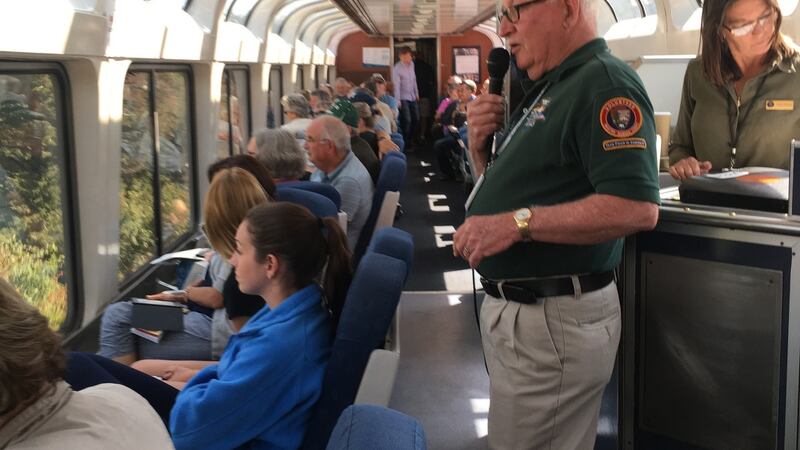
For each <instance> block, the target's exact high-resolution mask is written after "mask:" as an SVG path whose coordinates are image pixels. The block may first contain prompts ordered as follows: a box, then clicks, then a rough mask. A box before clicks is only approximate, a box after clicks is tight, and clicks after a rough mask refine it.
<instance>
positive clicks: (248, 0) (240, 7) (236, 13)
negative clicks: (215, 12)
mask: <svg viewBox="0 0 800 450" xmlns="http://www.w3.org/2000/svg"><path fill="white" fill-rule="evenodd" d="M257 3H258V0H236V1H235V2H234V3H233V5H232V6H231V9H230V10H229V12H228V21H229V22H236V23H240V24H242V25H246V24H247V18H248V17H250V12H251V11H253V8H254V7H255V6H256V4H257Z"/></svg>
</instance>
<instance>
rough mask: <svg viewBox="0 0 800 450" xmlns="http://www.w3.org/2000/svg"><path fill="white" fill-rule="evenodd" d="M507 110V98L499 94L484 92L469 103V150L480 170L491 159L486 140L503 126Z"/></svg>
mask: <svg viewBox="0 0 800 450" xmlns="http://www.w3.org/2000/svg"><path fill="white" fill-rule="evenodd" d="M505 112H506V107H505V99H503V97H501V96H499V95H494V94H484V95H481V96H479V97H478V98H476V99H475V100H473V101H471V102H469V103H468V104H467V124H468V125H467V132H468V135H467V136H468V139H469V150H470V153H472V157H473V158H474V159H475V165H476V166H477V167H476V168H479V169H480V171H482V170H483V167H485V166H486V163H487V162H488V160H489V154H488V151H487V149H486V141H487V139H488V138H489V136H492V134H493V133H494V132H495V131H497V130H500V129H502V128H503V125H504V123H503V122H504V119H505Z"/></svg>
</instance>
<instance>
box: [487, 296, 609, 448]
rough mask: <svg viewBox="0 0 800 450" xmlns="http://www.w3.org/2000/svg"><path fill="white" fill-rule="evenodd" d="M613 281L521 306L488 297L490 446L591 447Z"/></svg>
mask: <svg viewBox="0 0 800 450" xmlns="http://www.w3.org/2000/svg"><path fill="white" fill-rule="evenodd" d="M620 328H621V317H620V308H619V295H618V294H617V287H616V284H615V283H614V282H612V283H610V284H609V285H608V286H606V287H604V288H603V289H599V290H596V291H592V292H589V293H583V294H580V295H579V296H560V297H548V298H544V299H540V301H539V302H538V303H536V304H530V305H525V304H521V303H517V302H513V301H505V300H502V299H498V298H494V297H490V296H488V295H487V296H486V297H485V298H484V300H483V306H482V307H481V330H482V339H483V349H484V352H485V353H486V361H487V364H488V367H489V378H490V384H491V402H490V407H489V448H491V449H502V450H512V449H514V450H517V449H548V450H576V449H581V450H583V449H592V448H593V447H594V441H595V437H596V433H597V416H598V413H599V411H600V402H601V399H602V396H603V390H604V389H605V386H606V384H608V380H609V379H610V378H611V372H612V371H613V368H614V360H615V358H616V354H617V347H618V345H619V338H620Z"/></svg>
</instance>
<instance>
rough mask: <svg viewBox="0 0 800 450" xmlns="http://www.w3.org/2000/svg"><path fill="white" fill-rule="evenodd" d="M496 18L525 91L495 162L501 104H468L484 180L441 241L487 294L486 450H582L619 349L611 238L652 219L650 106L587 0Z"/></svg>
mask: <svg viewBox="0 0 800 450" xmlns="http://www.w3.org/2000/svg"><path fill="white" fill-rule="evenodd" d="M501 6H502V8H501V9H500V11H499V14H498V21H499V24H500V35H501V36H503V37H505V38H506V39H507V42H508V47H509V50H510V52H511V54H512V55H513V57H514V58H515V60H516V64H517V66H518V67H519V68H520V69H522V70H525V71H526V72H527V75H528V78H530V82H526V83H525V85H524V88H525V91H526V95H525V97H524V98H523V100H522V101H521V103H520V105H519V107H518V109H517V110H516V111H515V112H514V113H513V114H512V116H511V119H510V122H509V126H508V130H507V133H506V138H505V140H503V141H501V142H498V143H497V146H496V151H495V154H494V155H490V152H488V151H487V150H486V144H487V138H488V137H489V136H490V135H491V134H492V133H493V132H494V131H496V130H498V129H500V128H501V127H502V122H503V113H504V106H503V98H502V97H501V96H499V95H492V94H486V95H482V96H480V97H478V99H477V100H475V101H473V102H472V103H471V104H470V107H469V109H468V112H467V121H468V123H469V145H470V153H471V154H472V157H473V160H474V161H475V167H474V170H475V171H476V172H477V175H482V176H483V179H482V181H479V182H478V184H477V187H476V190H475V191H474V192H473V195H472V198H473V199H472V201H471V203H469V205H468V207H467V216H468V217H467V219H466V220H465V222H464V224H463V225H462V226H461V227H460V228H459V229H458V230H457V231H456V234H455V236H454V240H453V252H454V254H456V255H458V256H461V257H463V258H464V259H466V260H468V261H469V264H470V266H472V267H476V268H477V269H478V272H479V273H480V274H481V276H482V277H483V278H484V280H482V283H483V285H484V289H485V290H486V293H487V295H486V297H485V299H484V302H483V306H482V308H481V323H482V330H483V336H482V338H483V347H484V351H485V353H486V360H487V364H488V368H489V377H490V381H491V384H490V385H491V388H490V391H491V406H490V409H489V447H491V448H493V449H512V448H513V449H519V448H525V449H582V450H585V449H591V448H593V447H594V441H595V435H596V430H597V416H598V412H599V409H600V402H601V399H602V394H603V390H604V389H605V386H606V384H607V383H608V380H609V378H610V377H611V372H612V370H613V368H614V360H615V356H616V352H617V346H618V345H619V339H620V327H621V321H620V307H619V298H618V294H617V287H616V284H615V282H614V275H613V270H614V268H615V267H616V266H617V265H618V264H619V261H620V258H621V250H622V237H623V236H625V235H627V234H630V233H633V232H636V231H639V230H647V229H651V228H653V227H654V226H655V224H656V221H657V219H658V203H659V194H658V178H657V177H658V170H657V167H656V164H655V160H654V159H653V157H652V153H651V149H652V148H653V146H654V145H655V126H654V123H653V107H652V105H651V103H650V100H649V99H648V97H647V94H646V92H645V89H644V87H643V85H642V83H641V80H639V78H638V77H637V76H636V74H635V72H633V71H632V70H631V69H630V68H629V67H628V66H627V65H626V64H625V63H624V62H622V61H620V60H618V59H616V58H614V57H613V56H611V53H610V52H609V51H608V47H607V46H606V43H605V41H604V40H603V39H598V38H596V36H597V34H596V26H595V14H594V6H593V4H592V1H591V0H583V1H582V0H503V1H502V5H501ZM623 113H624V114H623ZM622 116H627V117H628V120H627V121H626V122H625V123H620V121H619V120H618V118H619V117H622ZM490 161H491V165H488V163H489V162H490ZM487 166H488V167H487Z"/></svg>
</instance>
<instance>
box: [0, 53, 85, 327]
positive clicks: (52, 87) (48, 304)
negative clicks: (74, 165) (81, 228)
mask: <svg viewBox="0 0 800 450" xmlns="http://www.w3.org/2000/svg"><path fill="white" fill-rule="evenodd" d="M65 83H66V77H65V75H64V74H63V72H61V69H60V67H58V66H56V65H35V66H33V67H31V65H30V64H25V65H22V64H15V63H0V255H2V256H0V276H2V277H3V278H5V279H7V280H8V281H9V282H10V283H11V284H12V285H13V286H14V287H15V288H16V289H17V290H18V291H19V292H20V293H21V294H22V296H23V297H24V298H26V299H28V301H30V302H31V303H32V304H33V305H34V306H36V307H37V308H38V309H39V311H41V313H42V314H43V315H44V316H45V317H47V320H48V322H49V324H50V326H51V327H52V328H53V329H58V328H62V327H65V326H66V325H67V322H66V319H67V317H68V313H69V312H70V305H71V302H70V298H74V297H75V295H74V292H75V283H74V277H73V276H72V275H71V274H72V269H73V267H75V264H74V262H73V261H72V255H73V254H74V253H73V248H74V247H73V244H74V242H73V240H72V239H70V238H69V236H74V235H75V233H73V232H72V231H71V230H72V227H71V226H70V224H71V223H72V222H71V220H72V217H71V212H72V211H73V210H74V208H72V207H71V206H70V201H71V199H70V196H69V194H68V193H69V192H70V190H69V189H68V188H67V186H71V183H70V180H69V174H70V170H68V168H69V167H70V165H69V161H68V156H69V149H68V139H67V137H66V136H67V134H66V133H67V131H68V130H67V129H66V126H67V125H66V124H67V121H66V120H65V107H64V105H65V98H64V96H65V92H66V91H65V88H64V86H65Z"/></svg>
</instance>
